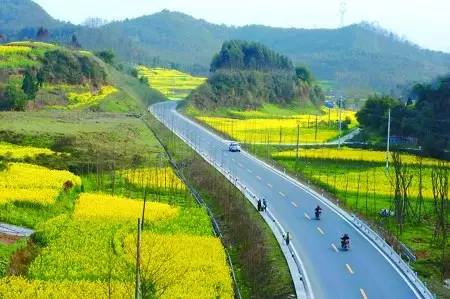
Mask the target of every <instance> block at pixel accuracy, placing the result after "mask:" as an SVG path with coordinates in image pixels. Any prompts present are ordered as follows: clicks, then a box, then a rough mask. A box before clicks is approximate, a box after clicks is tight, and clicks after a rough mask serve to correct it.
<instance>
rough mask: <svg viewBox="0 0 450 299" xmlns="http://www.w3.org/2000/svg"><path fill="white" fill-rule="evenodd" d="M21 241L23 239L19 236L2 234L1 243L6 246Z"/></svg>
mask: <svg viewBox="0 0 450 299" xmlns="http://www.w3.org/2000/svg"><path fill="white" fill-rule="evenodd" d="M20 239H21V237H18V236H10V235H6V234H1V233H0V243H3V244H6V245H11V244H14V243H16V242H17V241H18V240H20Z"/></svg>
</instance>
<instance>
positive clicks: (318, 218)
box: [315, 210, 322, 220]
mask: <svg viewBox="0 0 450 299" xmlns="http://www.w3.org/2000/svg"><path fill="white" fill-rule="evenodd" d="M315 214H316V219H317V220H320V214H322V211H321V210H316V212H315Z"/></svg>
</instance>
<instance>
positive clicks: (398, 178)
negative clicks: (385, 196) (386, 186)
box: [389, 152, 413, 234]
mask: <svg viewBox="0 0 450 299" xmlns="http://www.w3.org/2000/svg"><path fill="white" fill-rule="evenodd" d="M392 165H393V166H394V173H393V175H391V174H389V175H390V182H391V185H392V186H393V188H394V211H395V219H396V221H397V224H398V229H399V234H402V233H403V228H404V224H405V221H406V219H407V217H408V211H409V210H410V208H411V206H410V203H409V197H408V192H409V187H410V186H411V182H412V179H413V174H412V173H411V170H410V168H409V167H408V165H407V164H403V162H402V158H401V155H400V153H398V152H393V153H392Z"/></svg>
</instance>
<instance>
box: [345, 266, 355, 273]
mask: <svg viewBox="0 0 450 299" xmlns="http://www.w3.org/2000/svg"><path fill="white" fill-rule="evenodd" d="M345 266H346V267H347V270H348V272H350V274H354V273H355V272H353V269H352V267H350V265H349V264H345Z"/></svg>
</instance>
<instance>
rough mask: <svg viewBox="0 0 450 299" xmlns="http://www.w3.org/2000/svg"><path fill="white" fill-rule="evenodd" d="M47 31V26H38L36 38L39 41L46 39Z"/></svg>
mask: <svg viewBox="0 0 450 299" xmlns="http://www.w3.org/2000/svg"><path fill="white" fill-rule="evenodd" d="M48 36H49V32H48V29H47V28H44V27H42V26H41V27H39V29H38V31H37V33H36V39H37V40H39V41H45V40H47V39H48Z"/></svg>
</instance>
